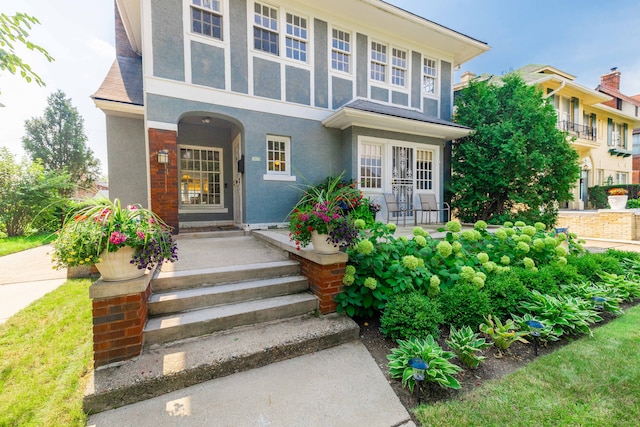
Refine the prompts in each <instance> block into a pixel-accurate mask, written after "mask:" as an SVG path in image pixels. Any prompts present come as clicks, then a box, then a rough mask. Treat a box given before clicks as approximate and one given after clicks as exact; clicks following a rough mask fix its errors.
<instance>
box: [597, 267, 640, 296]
mask: <svg viewBox="0 0 640 427" xmlns="http://www.w3.org/2000/svg"><path fill="white" fill-rule="evenodd" d="M598 276H600V279H601V280H602V282H601V283H602V284H603V285H604V286H605V287H606V288H609V289H612V290H615V293H616V295H617V296H618V297H620V298H622V299H623V300H625V301H631V300H633V299H634V298H638V297H640V280H638V279H640V277H638V276H636V275H634V276H635V277H632V280H629V279H627V278H625V277H624V276H620V275H617V274H610V273H607V272H606V271H602V272H600V273H598Z"/></svg>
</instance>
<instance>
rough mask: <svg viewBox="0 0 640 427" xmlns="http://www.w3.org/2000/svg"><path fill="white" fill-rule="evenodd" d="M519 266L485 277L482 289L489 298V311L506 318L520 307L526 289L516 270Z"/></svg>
mask: <svg viewBox="0 0 640 427" xmlns="http://www.w3.org/2000/svg"><path fill="white" fill-rule="evenodd" d="M520 270H523V271H524V269H520V268H514V269H512V270H509V271H503V272H501V273H498V274H494V275H491V276H489V277H488V278H487V281H486V282H485V284H484V288H482V291H483V292H484V293H485V294H486V295H487V297H488V298H489V302H490V304H491V313H493V315H494V316H496V317H499V318H500V319H506V318H507V317H509V316H510V315H511V314H515V313H517V312H518V311H519V309H520V303H521V302H522V301H524V300H525V299H526V298H527V295H528V292H529V291H528V290H527V288H526V287H525V286H524V285H523V284H522V280H521V279H520V276H519V274H518V272H519V271H520Z"/></svg>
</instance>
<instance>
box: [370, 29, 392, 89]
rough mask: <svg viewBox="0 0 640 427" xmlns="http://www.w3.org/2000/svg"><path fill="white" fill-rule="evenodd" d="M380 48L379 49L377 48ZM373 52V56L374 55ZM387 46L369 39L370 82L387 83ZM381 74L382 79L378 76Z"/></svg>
mask: <svg viewBox="0 0 640 427" xmlns="http://www.w3.org/2000/svg"><path fill="white" fill-rule="evenodd" d="M378 48H380V49H378ZM374 52H375V54H376V55H375V56H374ZM374 67H375V69H374ZM388 68H389V46H387V45H386V44H385V43H380V42H378V41H375V40H371V43H370V44H369V78H370V80H371V81H372V82H378V83H387V80H388V76H389V70H388ZM380 74H382V80H380V78H379V76H380Z"/></svg>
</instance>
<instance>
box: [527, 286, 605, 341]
mask: <svg viewBox="0 0 640 427" xmlns="http://www.w3.org/2000/svg"><path fill="white" fill-rule="evenodd" d="M522 307H523V308H524V309H525V310H526V311H528V312H530V313H531V314H533V315H534V316H535V317H536V318H537V319H538V320H541V321H543V322H544V323H545V324H546V325H548V326H550V327H552V328H553V330H554V333H555V334H557V335H558V336H560V335H563V334H589V335H591V328H590V326H589V325H590V324H592V323H595V322H599V321H601V320H602V318H601V317H600V316H598V313H597V312H596V311H595V308H594V307H593V301H587V300H585V299H582V298H580V297H573V296H566V295H558V296H552V295H545V294H541V293H540V292H538V291H531V294H530V297H529V301H523V302H522Z"/></svg>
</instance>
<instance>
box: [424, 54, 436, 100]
mask: <svg viewBox="0 0 640 427" xmlns="http://www.w3.org/2000/svg"><path fill="white" fill-rule="evenodd" d="M437 79H438V63H437V62H436V61H435V60H433V59H430V58H424V61H423V64H422V91H423V92H424V93H428V94H430V95H435V93H436V82H437Z"/></svg>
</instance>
